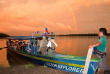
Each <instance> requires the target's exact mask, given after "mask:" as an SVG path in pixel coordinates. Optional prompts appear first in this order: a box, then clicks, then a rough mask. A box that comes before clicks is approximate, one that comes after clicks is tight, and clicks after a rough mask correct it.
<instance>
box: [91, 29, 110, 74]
mask: <svg viewBox="0 0 110 74" xmlns="http://www.w3.org/2000/svg"><path fill="white" fill-rule="evenodd" d="M106 34H107V30H106V28H100V29H99V32H98V36H99V40H98V42H97V43H96V44H94V45H90V46H89V48H94V47H95V48H96V49H97V50H96V56H97V58H101V59H102V61H100V62H99V63H98V67H99V68H100V69H102V70H104V74H110V72H109V69H108V67H107V64H106V48H107V37H106Z"/></svg>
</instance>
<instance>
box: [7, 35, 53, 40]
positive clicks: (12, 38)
mask: <svg viewBox="0 0 110 74" xmlns="http://www.w3.org/2000/svg"><path fill="white" fill-rule="evenodd" d="M42 37H43V36H35V39H38V40H42ZM48 37H49V36H46V38H48ZM51 38H53V37H51ZM7 39H10V40H31V39H33V38H32V36H14V37H7Z"/></svg>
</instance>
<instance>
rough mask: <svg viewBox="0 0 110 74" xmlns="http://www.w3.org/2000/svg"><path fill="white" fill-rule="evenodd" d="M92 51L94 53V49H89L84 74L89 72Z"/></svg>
mask: <svg viewBox="0 0 110 74" xmlns="http://www.w3.org/2000/svg"><path fill="white" fill-rule="evenodd" d="M92 51H93V48H89V50H88V53H87V58H86V62H85V67H84V71H83V74H87V72H88V68H89V64H90V60H91V56H92Z"/></svg>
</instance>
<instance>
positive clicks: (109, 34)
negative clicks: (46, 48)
mask: <svg viewBox="0 0 110 74" xmlns="http://www.w3.org/2000/svg"><path fill="white" fill-rule="evenodd" d="M50 36H52V35H50ZM56 36H98V34H66V35H56ZM107 36H110V33H108V34H107Z"/></svg>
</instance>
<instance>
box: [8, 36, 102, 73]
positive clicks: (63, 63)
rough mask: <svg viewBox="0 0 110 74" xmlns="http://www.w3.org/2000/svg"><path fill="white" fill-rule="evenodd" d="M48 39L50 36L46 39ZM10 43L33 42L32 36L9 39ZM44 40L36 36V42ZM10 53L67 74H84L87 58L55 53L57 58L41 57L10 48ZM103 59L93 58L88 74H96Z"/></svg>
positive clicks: (35, 47)
mask: <svg viewBox="0 0 110 74" xmlns="http://www.w3.org/2000/svg"><path fill="white" fill-rule="evenodd" d="M46 38H48V36H47V37H46ZM7 39H8V41H13V40H15V41H16V40H17V41H23V40H31V39H32V37H31V36H17V37H8V38H7ZM36 39H37V40H42V36H36V37H35V38H34V40H36ZM37 49H38V47H37V46H31V50H34V52H35V50H36V51H37ZM8 51H10V52H13V53H15V54H17V55H20V56H21V57H24V58H26V59H28V60H31V61H32V62H35V63H37V64H40V65H43V66H47V67H51V68H54V69H59V70H64V71H67V72H73V73H77V74H83V70H84V66H85V61H86V56H76V55H67V54H61V53H55V56H48V55H41V54H39V53H38V52H35V53H27V52H26V51H22V49H21V51H19V50H15V49H14V48H13V47H9V46H8ZM100 61H101V59H98V58H92V59H91V60H90V64H89V68H88V72H87V74H95V71H96V69H97V67H98V62H100Z"/></svg>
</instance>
